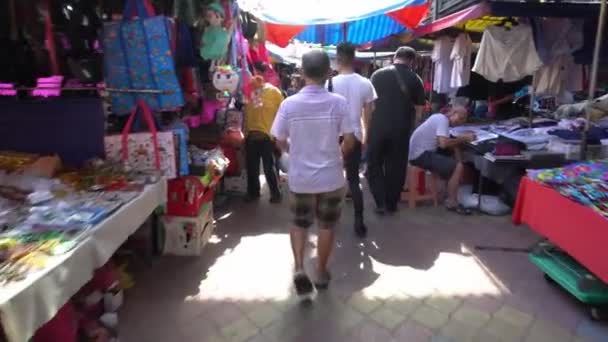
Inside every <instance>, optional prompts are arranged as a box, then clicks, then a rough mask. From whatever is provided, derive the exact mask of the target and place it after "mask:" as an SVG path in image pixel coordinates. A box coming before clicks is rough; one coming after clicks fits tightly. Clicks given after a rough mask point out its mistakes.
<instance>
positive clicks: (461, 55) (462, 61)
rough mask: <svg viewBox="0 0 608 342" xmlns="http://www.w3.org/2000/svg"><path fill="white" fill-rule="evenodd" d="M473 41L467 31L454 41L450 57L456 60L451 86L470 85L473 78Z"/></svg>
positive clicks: (455, 87) (456, 87)
mask: <svg viewBox="0 0 608 342" xmlns="http://www.w3.org/2000/svg"><path fill="white" fill-rule="evenodd" d="M472 52H473V42H471V38H470V37H469V35H468V34H466V33H461V34H459V35H458V38H456V41H455V42H454V47H453V48H452V53H451V54H450V59H451V60H452V61H453V62H454V65H453V66H452V77H451V79H450V87H452V88H454V89H458V88H461V87H464V86H467V85H469V80H470V78H471V53H472Z"/></svg>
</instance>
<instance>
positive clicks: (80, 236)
mask: <svg viewBox="0 0 608 342" xmlns="http://www.w3.org/2000/svg"><path fill="white" fill-rule="evenodd" d="M176 3H177V2H176ZM28 4H29V5H28ZM56 5H57V6H56V8H55V7H53V6H51V2H50V1H46V0H32V1H28V2H27V4H25V2H21V1H16V0H10V1H8V2H4V3H2V4H1V5H0V16H1V17H2V18H7V19H9V20H8V24H9V25H6V27H4V26H3V27H0V39H3V40H2V41H3V42H6V44H8V45H10V46H15V47H17V46H19V47H20V49H21V50H19V53H16V54H6V53H0V63H1V64H0V65H2V69H3V70H2V72H0V108H2V111H3V116H2V118H1V119H0V123H1V125H0V133H1V134H0V322H1V325H2V329H1V331H2V332H3V333H4V336H0V339H2V340H4V339H3V337H4V338H6V340H8V341H19V342H21V341H29V340H31V339H33V340H34V341H38V340H39V338H41V337H45V338H49V337H50V338H56V339H55V340H61V341H62V342H71V341H76V338H77V336H78V335H83V336H87V337H89V338H93V337H92V336H100V335H99V334H101V335H103V336H106V337H107V338H108V339H110V338H111V337H116V336H115V333H116V322H117V320H118V316H117V314H116V311H117V310H118V308H119V307H120V302H121V300H122V299H121V298H122V291H123V290H124V289H126V286H127V285H125V284H128V283H129V282H128V281H125V280H124V279H125V278H128V272H127V271H126V270H125V267H126V266H125V265H127V264H128V262H126V261H124V260H122V259H120V256H119V255H117V251H118V250H119V248H120V249H128V252H129V253H126V254H127V255H132V254H136V253H138V252H139V251H138V250H131V248H132V246H131V245H132V244H128V242H133V241H128V240H134V239H135V240H136V239H137V238H139V237H137V236H136V237H134V236H133V234H134V233H136V232H137V233H141V232H142V231H143V230H146V231H148V230H149V229H143V228H150V227H149V226H151V227H152V229H151V231H152V232H151V233H146V234H143V236H145V238H146V240H145V241H144V242H145V243H144V244H143V245H144V246H148V245H152V244H153V243H154V244H155V246H154V247H156V249H157V250H158V252H160V253H162V254H167V255H179V256H197V255H200V254H201V252H202V250H203V248H204V247H205V245H206V243H207V241H208V240H209V238H210V237H211V234H212V233H213V230H214V227H215V223H214V218H213V200H214V196H215V194H216V193H217V192H218V191H220V190H221V188H222V183H223V176H224V175H225V174H227V175H233V174H236V175H238V174H239V172H240V168H239V163H238V158H239V156H238V153H239V150H240V147H241V143H242V140H243V134H242V129H243V120H244V118H243V114H242V112H241V111H240V110H239V109H238V108H237V107H239V104H241V103H245V102H250V101H254V100H255V93H256V91H255V90H256V89H253V88H252V82H250V81H251V79H252V76H253V75H252V73H253V70H252V68H251V65H252V63H255V62H260V61H261V62H266V63H269V62H270V58H269V56H268V53H267V52H266V51H265V49H264V48H263V46H264V45H265V41H264V40H263V38H259V40H255V39H254V38H253V37H250V38H249V39H246V38H245V37H244V35H245V34H244V32H243V30H244V29H246V25H245V22H244V19H243V16H242V13H241V12H240V10H239V7H238V6H237V5H236V3H235V2H234V1H227V0H226V1H205V4H204V5H205V7H204V8H198V6H181V5H180V6H177V5H176V6H175V7H174V8H165V7H163V6H156V7H155V6H153V4H152V3H151V2H149V1H147V0H128V1H126V2H125V7H124V8H123V7H122V4H120V5H117V4H116V3H110V2H104V3H103V4H94V2H78V3H73V2H62V1H60V2H58V3H57V4H56ZM28 6H29V7H28ZM33 8H34V9H35V10H32V9H33ZM100 13H104V15H103V16H101V15H100ZM20 27H23V28H22V29H19V28H20ZM5 28H6V32H5V31H4V30H5ZM249 31H251V30H249ZM255 31H256V30H253V33H254V34H255ZM249 33H251V32H249ZM25 36H27V37H28V39H26V38H25ZM125 42H128V44H125ZM102 46H103V49H101V47H102ZM6 50H10V49H6ZM32 51H34V52H32ZM260 77H268V79H269V80H270V81H277V80H278V77H277V74H276V72H275V71H274V70H272V68H269V70H268V72H267V74H266V75H264V76H260ZM239 80H240V82H239ZM160 209H162V210H160ZM159 215H160V216H159ZM149 222H155V223H156V222H158V223H159V224H158V225H156V224H152V225H148V224H147V223H149ZM140 228H142V229H140ZM161 230H162V234H161V233H160V231H161ZM134 245H135V246H140V244H139V243H135V244H134ZM137 248H139V247H137ZM145 248H152V247H145ZM119 259H120V262H121V265H120V270H119V267H118V265H116V262H117V260H119ZM123 273H124V274H123ZM108 274H109V275H108ZM118 274H121V276H120V277H119V276H118ZM100 278H101V279H103V281H101V284H100V282H99V279H100ZM119 278H120V279H119ZM108 298H109V299H108ZM66 313H68V314H67V316H66ZM108 315H109V316H110V318H111V319H109V320H107V319H105V320H104V319H102V317H105V318H107V317H106V316H108ZM112 322H114V323H112ZM66 325H67V328H66ZM57 326H59V327H60V328H59V329H57ZM57 331H64V332H66V333H68V334H67V335H65V336H64V335H61V336H55V335H54V333H56V332H57ZM41 334H42V335H45V336H40V335H41Z"/></svg>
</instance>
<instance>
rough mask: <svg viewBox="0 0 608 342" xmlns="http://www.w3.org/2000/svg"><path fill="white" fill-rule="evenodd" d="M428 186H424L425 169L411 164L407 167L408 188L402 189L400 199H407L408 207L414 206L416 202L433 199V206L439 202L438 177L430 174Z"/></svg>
mask: <svg viewBox="0 0 608 342" xmlns="http://www.w3.org/2000/svg"><path fill="white" fill-rule="evenodd" d="M429 183H430V184H429V186H428V188H427V187H426V171H425V170H423V169H421V168H419V167H416V166H413V165H408V167H407V184H408V190H407V191H404V192H403V194H402V197H401V199H402V200H403V201H407V203H408V207H410V208H416V204H417V203H418V202H425V201H433V205H434V206H435V207H437V206H438V204H439V199H438V195H437V183H438V177H437V175H435V174H432V176H431V181H430V182H429Z"/></svg>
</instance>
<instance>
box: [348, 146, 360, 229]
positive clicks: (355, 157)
mask: <svg viewBox="0 0 608 342" xmlns="http://www.w3.org/2000/svg"><path fill="white" fill-rule="evenodd" d="M361 150H362V146H361V143H360V142H359V141H357V142H356V144H355V148H354V149H353V151H352V152H351V154H350V155H349V156H348V158H347V159H346V179H347V180H348V187H349V189H350V193H351V196H352V199H353V207H354V208H355V221H357V220H360V221H363V192H362V191H361V182H360V181H359V166H361Z"/></svg>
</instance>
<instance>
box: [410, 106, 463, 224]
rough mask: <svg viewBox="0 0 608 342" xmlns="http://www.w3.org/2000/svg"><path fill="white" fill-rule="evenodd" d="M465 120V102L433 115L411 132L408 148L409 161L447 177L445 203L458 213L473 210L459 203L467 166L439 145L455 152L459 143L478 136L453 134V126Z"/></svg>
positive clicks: (449, 208)
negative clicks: (459, 189)
mask: <svg viewBox="0 0 608 342" xmlns="http://www.w3.org/2000/svg"><path fill="white" fill-rule="evenodd" d="M466 120H467V109H466V108H465V107H462V106H455V107H453V108H452V109H451V110H450V111H449V112H448V113H447V114H433V115H431V116H430V117H429V118H428V119H426V121H425V122H423V123H422V124H421V125H420V126H418V128H416V130H415V131H414V133H413V134H412V138H411V139H410V151H409V161H410V164H412V165H414V166H417V167H419V168H422V169H425V170H429V171H431V172H433V173H435V174H437V175H439V176H440V177H441V178H443V179H445V180H448V200H447V202H446V207H447V208H448V210H454V211H456V212H458V213H459V214H469V213H470V212H468V211H466V210H465V209H464V208H462V207H461V206H459V205H458V188H459V187H460V183H461V181H462V175H463V172H464V166H463V164H462V163H461V162H460V161H458V160H456V158H454V157H451V156H449V155H446V154H442V153H440V152H439V151H438V149H439V148H441V149H444V150H448V149H452V150H455V152H456V150H457V148H458V146H460V145H462V144H464V143H467V142H471V141H474V140H475V135H474V134H465V135H462V136H459V137H457V138H450V126H457V125H462V124H463V123H465V122H466Z"/></svg>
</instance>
